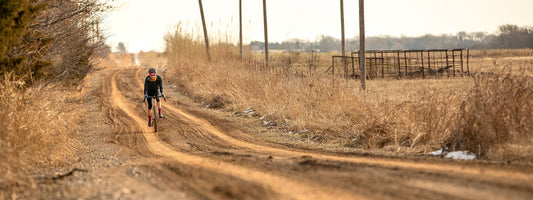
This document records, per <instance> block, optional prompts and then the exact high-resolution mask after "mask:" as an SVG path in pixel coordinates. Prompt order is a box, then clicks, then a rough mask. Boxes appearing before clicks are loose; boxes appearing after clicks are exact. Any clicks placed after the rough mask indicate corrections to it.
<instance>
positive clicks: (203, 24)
mask: <svg viewBox="0 0 533 200" xmlns="http://www.w3.org/2000/svg"><path fill="white" fill-rule="evenodd" d="M198 4H199V5H200V15H201V16H202V26H203V27H204V40H205V50H206V51H207V60H208V61H209V62H211V54H210V53H209V37H208V36H207V26H206V25H205V18H204V7H203V6H202V0H198Z"/></svg>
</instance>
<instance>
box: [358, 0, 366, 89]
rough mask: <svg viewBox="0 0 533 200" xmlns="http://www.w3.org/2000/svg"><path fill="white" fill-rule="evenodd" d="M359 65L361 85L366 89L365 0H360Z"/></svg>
mask: <svg viewBox="0 0 533 200" xmlns="http://www.w3.org/2000/svg"><path fill="white" fill-rule="evenodd" d="M359 66H360V67H361V87H362V88H363V90H366V67H365V0H359Z"/></svg>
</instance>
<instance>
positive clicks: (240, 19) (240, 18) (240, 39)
mask: <svg viewBox="0 0 533 200" xmlns="http://www.w3.org/2000/svg"><path fill="white" fill-rule="evenodd" d="M239 60H241V61H242V0H239Z"/></svg>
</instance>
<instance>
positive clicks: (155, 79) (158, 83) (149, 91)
mask: <svg viewBox="0 0 533 200" xmlns="http://www.w3.org/2000/svg"><path fill="white" fill-rule="evenodd" d="M148 73H149V74H150V75H148V76H147V77H146V79H145V80H144V98H145V99H146V100H148V126H149V127H151V126H152V112H151V110H152V98H149V97H150V96H159V94H161V96H163V97H164V96H165V94H163V79H162V78H161V76H159V75H156V71H155V69H154V68H150V69H149V70H148ZM147 97H148V98H147ZM155 100H156V101H157V108H158V109H159V118H163V114H162V112H161V101H160V100H159V97H156V98H155ZM154 117H155V116H154Z"/></svg>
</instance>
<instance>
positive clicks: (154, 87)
mask: <svg viewBox="0 0 533 200" xmlns="http://www.w3.org/2000/svg"><path fill="white" fill-rule="evenodd" d="M156 76H157V78H156V79H155V81H151V80H150V76H147V77H146V79H145V80H144V95H147V96H157V95H159V94H163V79H162V78H161V76H159V75H156ZM158 89H159V91H158ZM158 92H160V93H158Z"/></svg>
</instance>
